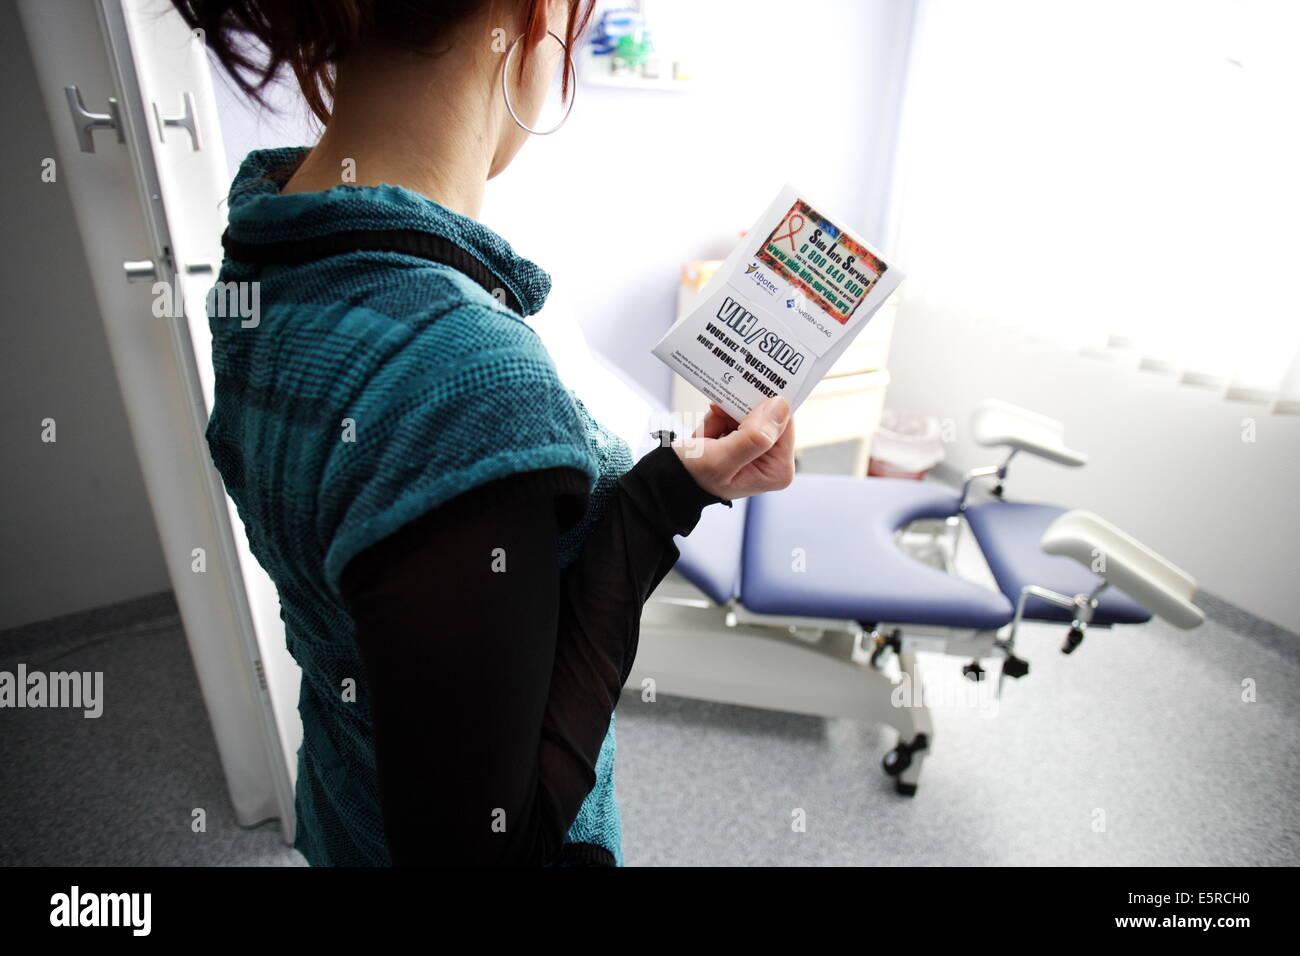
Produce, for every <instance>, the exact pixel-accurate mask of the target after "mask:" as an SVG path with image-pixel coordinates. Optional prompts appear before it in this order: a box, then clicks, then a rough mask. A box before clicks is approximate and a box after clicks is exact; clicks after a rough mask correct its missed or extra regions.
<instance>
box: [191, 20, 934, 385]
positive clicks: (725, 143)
mask: <svg viewBox="0 0 1300 956" xmlns="http://www.w3.org/2000/svg"><path fill="white" fill-rule="evenodd" d="M790 11H791V5H790V4H789V3H780V2H775V0H711V2H709V3H693V2H690V0H659V2H658V3H656V4H655V7H654V14H655V16H657V17H659V18H660V19H659V20H658V21H656V22H659V23H661V28H660V29H659V30H658V31H657V33H656V35H657V36H660V37H661V38H662V40H661V42H670V41H671V40H672V34H673V32H674V31H672V30H669V29H663V28H666V27H671V26H673V25H674V24H676V23H682V24H684V26H683V30H682V32H681V33H680V34H678V36H679V37H680V40H681V43H682V45H684V46H688V47H690V49H691V50H692V53H693V55H692V58H691V62H692V73H693V75H694V76H695V77H696V81H695V86H694V88H693V89H692V90H691V91H690V92H688V93H669V92H655V91H646V90H615V89H610V88H606V87H597V86H592V85H589V84H585V83H580V84H579V87H578V92H577V102H576V104H575V106H574V109H573V113H572V115H571V116H570V118H569V120H568V123H567V124H566V125H565V126H564V128H563V129H561V130H560V131H559V132H557V133H555V134H554V135H552V136H545V137H533V138H532V140H531V141H530V142H529V143H528V144H527V145H526V146H525V148H524V149H523V151H522V152H521V153H520V154H519V156H518V157H517V158H516V159H515V161H514V163H513V164H512V165H511V166H510V167H509V168H508V169H507V170H506V171H505V172H504V173H502V174H501V175H500V176H499V177H497V179H496V180H494V181H493V182H492V183H491V184H489V186H488V190H487V197H486V201H485V204H484V209H483V215H482V220H483V222H484V223H486V224H487V225H488V226H490V227H491V228H493V229H495V230H496V231H497V232H499V233H500V234H501V235H502V236H504V237H505V239H506V240H507V241H508V242H510V244H511V245H512V246H514V248H515V250H516V251H517V252H519V253H520V254H522V255H525V256H528V257H530V258H532V259H534V260H535V261H536V262H537V263H538V264H539V265H541V266H542V267H543V268H545V269H546V270H547V271H549V272H550V273H551V276H552V279H553V280H554V286H553V289H552V293H551V298H550V300H549V302H548V305H547V310H565V311H567V312H568V313H569V314H571V315H573V316H575V317H576V318H577V319H578V321H579V322H580V323H581V324H582V326H583V329H584V331H585V332H586V334H587V338H588V340H589V342H590V343H591V345H592V346H594V347H595V348H597V349H598V350H600V351H601V352H603V353H604V354H605V355H606V356H607V357H608V358H610V359H611V360H612V361H613V362H614V363H615V364H616V365H618V366H619V367H620V368H621V369H622V370H623V371H624V372H625V373H626V374H627V375H628V376H629V377H630V378H631V379H633V380H635V381H637V382H638V383H639V384H640V385H642V386H643V387H644V388H646V389H649V390H651V391H652V392H653V393H654V394H656V395H659V396H661V397H662V398H663V399H664V400H667V398H668V389H669V372H668V370H667V368H666V367H664V366H663V365H662V364H661V363H660V362H659V361H658V360H657V359H655V358H653V357H652V356H651V355H650V349H651V347H652V346H653V345H654V343H655V342H656V341H658V339H659V336H660V335H661V334H662V333H663V331H664V330H665V329H667V327H668V326H669V325H670V324H671V323H672V321H673V319H674V317H675V316H674V315H673V311H674V304H675V296H676V287H677V279H678V275H679V272H680V268H681V264H682V263H683V262H684V261H686V260H688V259H696V258H701V257H706V256H719V257H720V256H723V255H725V254H726V253H727V252H728V251H729V250H730V248H731V246H732V245H733V244H734V243H735V241H736V239H737V237H738V234H739V232H740V230H742V229H746V228H748V227H749V225H750V224H751V223H752V221H753V220H754V219H755V218H756V217H757V216H758V214H759V213H760V212H761V211H762V210H763V208H764V207H765V206H766V205H767V203H768V201H769V200H770V199H771V198H772V196H773V195H775V193H776V191H777V190H778V189H779V188H780V186H781V185H782V184H783V183H785V182H786V181H794V182H796V183H798V184H800V185H801V186H803V188H805V189H807V190H809V191H810V192H811V193H812V194H813V195H815V196H817V197H818V198H819V199H821V200H822V201H823V202H825V203H827V205H829V206H831V207H832V208H833V209H834V210H836V211H837V213H838V214H839V215H841V216H842V217H844V219H845V220H847V221H848V222H849V223H850V224H852V225H856V226H858V227H859V228H860V229H861V230H862V232H863V233H864V235H865V237H866V238H867V239H868V240H869V241H872V242H880V241H881V240H882V239H883V235H882V234H883V231H884V226H883V224H884V222H885V216H886V210H885V205H886V201H887V198H888V193H889V172H890V157H891V154H892V150H893V143H894V131H895V127H896V125H897V105H898V95H899V92H900V89H901V83H902V79H903V74H904V62H905V58H906V53H907V44H908V38H909V30H910V27H911V18H912V13H913V0H806V2H804V3H801V4H799V6H798V13H797V15H794V14H792V13H791V12H790ZM679 18H680V19H679ZM669 21H671V22H669ZM214 79H215V82H216V86H217V91H218V99H219V102H220V108H221V110H222V127H223V130H224V135H225V138H226V152H227V155H228V157H229V160H230V162H231V163H232V165H233V164H237V163H238V161H239V159H240V158H241V157H242V156H243V155H244V153H246V152H247V151H248V150H250V149H253V148H256V147H261V146H272V145H277V146H279V145H288V144H307V143H311V142H314V140H315V135H316V134H315V133H314V132H313V131H312V130H311V127H310V124H308V123H307V122H306V120H305V118H304V113H305V111H304V109H303V108H302V107H301V105H300V103H299V102H298V100H297V96H296V93H295V91H294V90H293V88H292V87H291V86H284V87H281V88H279V89H277V90H274V91H273V93H272V101H273V103H274V104H275V106H276V108H277V110H279V114H278V115H276V114H267V113H259V112H257V111H252V110H250V109H249V108H248V107H247V106H246V105H245V104H244V103H243V102H242V101H241V97H239V96H237V95H236V94H235V93H234V92H232V90H231V87H230V84H229V83H228V82H227V81H225V80H224V79H223V78H222V77H220V76H215V77H214ZM413 121H414V117H413ZM881 244H882V245H883V243H881ZM545 314H546V312H543V316H544V315H545Z"/></svg>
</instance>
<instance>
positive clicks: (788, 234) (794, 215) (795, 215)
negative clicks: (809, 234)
mask: <svg viewBox="0 0 1300 956" xmlns="http://www.w3.org/2000/svg"><path fill="white" fill-rule="evenodd" d="M796 219H798V220H799V225H797V226H796V225H795V224H794V221H795V220H796ZM785 225H787V226H789V227H790V231H789V232H786V233H782V234H781V235H779V236H773V237H772V242H774V243H777V242H780V241H781V240H782V239H789V240H790V251H791V252H798V251H799V250H798V248H797V247H796V246H795V244H794V234H795V233H796V232H798V231H799V230H800V229H802V228H803V216H801V215H799V214H798V213H797V212H794V213H791V214H790V218H789V219H787V220H786V221H785Z"/></svg>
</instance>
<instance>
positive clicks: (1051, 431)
mask: <svg viewBox="0 0 1300 956" xmlns="http://www.w3.org/2000/svg"><path fill="white" fill-rule="evenodd" d="M971 434H972V435H974V437H975V441H976V442H978V443H979V444H981V445H984V446H986V447H987V446H995V445H996V446H1005V447H1007V448H1012V449H1014V450H1016V451H1027V452H1029V453H1030V454H1032V455H1037V456H1038V457H1040V458H1046V459H1047V460H1048V461H1054V462H1056V463H1057V464H1058V465H1066V466H1068V467H1070V468H1078V467H1079V466H1080V465H1084V464H1087V462H1088V456H1087V455H1085V454H1084V453H1083V452H1081V451H1075V450H1074V449H1072V448H1069V447H1067V446H1066V444H1065V426H1064V425H1062V424H1061V423H1060V422H1058V421H1057V420H1056V419H1054V418H1048V417H1047V416H1046V415H1039V414H1038V413H1037V412H1031V411H1029V409H1027V408H1021V407H1020V406H1018V405H1012V404H1011V403H1010V402H1003V401H999V400H998V399H996V398H986V399H984V401H982V402H980V403H979V404H978V405H977V406H976V407H975V414H974V415H973V416H972V417H971Z"/></svg>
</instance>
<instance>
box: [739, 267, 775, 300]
mask: <svg viewBox="0 0 1300 956" xmlns="http://www.w3.org/2000/svg"><path fill="white" fill-rule="evenodd" d="M745 275H747V276H749V277H750V278H751V279H752V280H753V281H754V285H756V286H758V287H759V288H760V289H762V290H763V291H764V292H766V293H767V294H768V295H776V293H777V288H776V283H775V282H773V281H772V280H771V279H769V278H768V277H767V274H766V273H765V272H763V271H762V270H760V269H759V268H758V263H757V262H751V263H750V264H749V265H747V266H745Z"/></svg>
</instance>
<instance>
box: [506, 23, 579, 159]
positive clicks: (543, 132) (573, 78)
mask: <svg viewBox="0 0 1300 956" xmlns="http://www.w3.org/2000/svg"><path fill="white" fill-rule="evenodd" d="M546 32H547V33H549V34H550V35H551V36H553V37H555V40H556V42H557V43H559V44H560V47H561V48H562V49H563V50H564V52H565V54H566V55H565V58H564V59H565V62H566V63H567V64H568V67H569V81H570V86H569V89H571V90H573V93H572V94H570V96H569V105H568V106H566V107H565V108H564V115H563V116H561V117H560V121H559V122H558V123H556V124H555V125H554V126H552V127H551V128H550V129H533V128H532V127H531V126H529V125H528V124H527V123H525V122H524V121H523V120H521V119H520V118H519V114H518V113H516V112H515V107H514V104H512V103H511V102H510V91H509V90H508V89H506V77H507V76H508V75H509V73H510V58H511V57H512V56H514V55H515V47H517V46H518V45H519V41H520V40H522V39H523V38H524V35H523V34H522V33H521V34H519V36H517V37H515V42H514V43H512V44H510V49H509V50H507V51H506V62H505V64H504V65H503V66H502V67H501V98H502V99H504V100H505V101H506V109H508V110H509V111H510V118H511V119H512V120H514V121H515V124H516V125H517V126H518V127H519V128H520V129H522V130H524V131H525V132H527V133H532V134H533V135H534V136H550V135H551V134H552V133H554V132H555V131H556V130H557V129H559V128H560V127H561V126H563V125H564V121H565V120H567V119H568V118H569V113H571V112H572V111H573V101H574V100H575V99H577V98H578V74H577V72H576V71H575V70H574V68H573V60H572V59H570V58H569V56H568V55H567V54H568V52H569V48H568V46H566V45H565V43H564V41H563V40H561V39H560V38H559V37H558V36H555V31H554V30H547V31H546Z"/></svg>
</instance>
